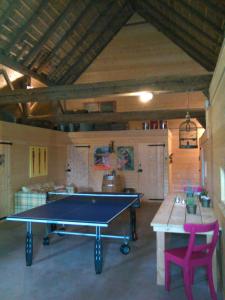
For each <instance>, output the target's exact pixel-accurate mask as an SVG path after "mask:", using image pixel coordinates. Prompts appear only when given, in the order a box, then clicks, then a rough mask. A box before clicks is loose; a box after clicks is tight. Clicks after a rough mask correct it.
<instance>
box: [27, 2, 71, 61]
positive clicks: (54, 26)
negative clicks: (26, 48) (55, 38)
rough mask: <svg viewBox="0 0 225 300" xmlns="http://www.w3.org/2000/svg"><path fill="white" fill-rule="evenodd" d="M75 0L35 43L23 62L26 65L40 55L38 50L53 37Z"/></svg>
mask: <svg viewBox="0 0 225 300" xmlns="http://www.w3.org/2000/svg"><path fill="white" fill-rule="evenodd" d="M74 3H75V2H74V1H73V0H71V1H70V2H69V4H67V6H66V8H65V9H64V11H62V12H61V13H60V14H59V16H58V18H57V19H56V20H55V21H54V22H53V24H52V25H51V26H50V28H49V29H48V30H47V32H45V34H44V35H43V36H42V38H41V39H40V40H39V41H38V44H37V45H35V46H34V47H33V48H32V49H31V51H30V52H29V54H28V56H27V57H26V58H25V60H24V62H23V64H24V65H31V64H32V62H33V61H34V60H35V57H36V56H37V55H38V52H39V51H40V50H41V48H42V47H43V46H44V44H45V43H46V42H47V41H48V39H49V38H50V37H51V35H52V34H53V33H54V32H55V30H56V29H57V27H58V26H59V25H60V24H61V23H62V22H63V20H64V19H65V18H66V15H67V14H68V12H69V11H70V10H71V9H72V8H73V7H74Z"/></svg>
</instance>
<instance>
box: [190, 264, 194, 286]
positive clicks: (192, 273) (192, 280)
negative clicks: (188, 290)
mask: <svg viewBox="0 0 225 300" xmlns="http://www.w3.org/2000/svg"><path fill="white" fill-rule="evenodd" d="M190 272H191V284H192V285H193V284H194V275H195V269H194V268H191V270H190Z"/></svg>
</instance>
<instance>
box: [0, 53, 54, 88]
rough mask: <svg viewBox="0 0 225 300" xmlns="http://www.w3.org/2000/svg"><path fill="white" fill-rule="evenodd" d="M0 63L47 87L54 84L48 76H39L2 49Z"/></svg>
mask: <svg viewBox="0 0 225 300" xmlns="http://www.w3.org/2000/svg"><path fill="white" fill-rule="evenodd" d="M0 63H1V64H3V65H5V66H8V67H9V68H12V69H14V70H16V71H17V72H20V73H21V74H23V75H29V76H31V77H34V78H36V79H37V80H39V81H41V82H43V83H45V84H46V85H52V82H50V81H49V80H48V78H47V76H45V75H41V74H37V73H36V72H34V71H32V70H30V69H29V68H27V67H25V66H23V65H22V64H21V63H19V62H18V61H17V60H15V59H14V58H13V57H9V56H8V55H6V54H5V53H4V51H3V50H2V49H1V48H0Z"/></svg>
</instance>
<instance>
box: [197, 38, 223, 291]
mask: <svg viewBox="0 0 225 300" xmlns="http://www.w3.org/2000/svg"><path fill="white" fill-rule="evenodd" d="M224 83H225V41H224V42H223V46H222V48H221V52H220V55H219V60H218V62H217V66H216V69H215V72H214V75H213V79H212V82H211V85H210V106H209V108H208V111H207V138H208V140H207V141H204V140H203V145H202V146H203V147H204V143H207V145H208V148H207V155H208V157H209V164H210V165H209V171H210V178H209V179H210V181H211V182H210V187H211V189H210V196H211V197H212V200H213V205H214V208H215V210H216V212H217V214H218V216H219V218H220V221H221V225H222V241H221V244H222V245H221V253H224V252H225V239H224V232H225V203H222V202H221V200H222V199H221V197H222V196H221V183H222V181H221V168H223V169H224V168H225V156H224V153H225V138H224V137H225V114H224V112H225V100H224V95H225V84H224ZM222 260H223V261H222V262H221V263H223V264H222V266H223V267H222V269H223V270H222V271H223V275H222V276H223V277H222V278H223V293H224V294H225V264H224V255H222Z"/></svg>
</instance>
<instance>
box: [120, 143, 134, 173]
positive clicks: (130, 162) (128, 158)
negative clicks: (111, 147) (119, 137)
mask: <svg viewBox="0 0 225 300" xmlns="http://www.w3.org/2000/svg"><path fill="white" fill-rule="evenodd" d="M116 152H117V168H118V170H124V171H133V170H134V148H133V147H131V146H120V147H117V151H116Z"/></svg>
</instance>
